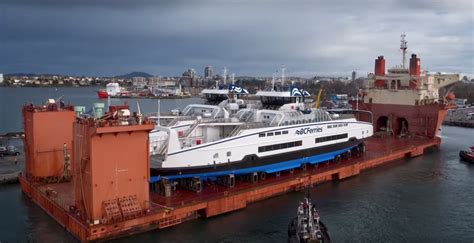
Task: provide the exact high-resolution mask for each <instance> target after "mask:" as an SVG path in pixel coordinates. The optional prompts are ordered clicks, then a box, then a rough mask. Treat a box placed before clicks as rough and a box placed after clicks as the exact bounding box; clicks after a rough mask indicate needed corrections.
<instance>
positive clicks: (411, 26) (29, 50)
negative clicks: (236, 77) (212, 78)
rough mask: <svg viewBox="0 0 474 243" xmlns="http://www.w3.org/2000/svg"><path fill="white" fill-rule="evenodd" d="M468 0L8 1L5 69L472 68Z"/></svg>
mask: <svg viewBox="0 0 474 243" xmlns="http://www.w3.org/2000/svg"><path fill="white" fill-rule="evenodd" d="M472 9H473V6H472V2H471V1H468V0H467V1H460V0H459V1H457V0H456V1H428V0H417V1H409V0H404V1H371V0H366V1H330V2H329V1H270V0H267V1H250V0H248V1H217V0H216V1H184V0H180V1H146V0H138V1H125V0H107V1H104V0H69V1H60V0H43V1H38V0H20V1H18V0H3V1H2V2H0V31H1V32H2V33H1V35H0V53H1V55H2V58H1V59H0V72H4V73H8V72H40V73H68V74H87V75H115V74H117V73H124V72H129V71H132V70H140V71H147V72H150V73H153V74H161V75H174V74H180V73H181V72H182V71H183V70H184V69H186V68H189V67H194V68H196V69H197V70H198V71H200V72H201V69H203V67H204V66H206V65H213V66H214V67H216V69H220V68H222V67H223V66H224V65H226V66H228V67H229V68H230V69H231V70H232V71H233V72H236V73H237V74H245V75H247V74H249V75H270V74H271V72H273V71H274V70H275V69H276V68H278V67H279V66H280V65H281V64H285V65H286V66H287V68H288V72H289V73H290V74H294V75H305V76H310V75H314V74H317V73H318V74H344V75H348V74H349V73H350V72H351V71H352V70H357V71H359V73H360V74H365V73H366V72H368V71H371V69H372V64H373V59H374V58H375V57H376V56H377V55H380V54H384V55H385V56H386V57H387V59H388V60H387V61H388V65H389V66H393V65H396V64H398V63H399V62H400V57H399V52H398V45H399V42H398V38H399V35H400V33H401V32H406V33H407V39H408V45H409V51H410V52H416V53H417V54H419V56H420V57H421V58H422V62H423V63H422V64H423V67H425V68H429V69H430V70H436V71H451V72H465V73H471V74H472V73H474V70H472V69H473V66H474V63H473V62H474V61H473V56H474V47H473V46H474V40H473V34H474V33H473V29H474V28H473V27H474V26H473V25H474V22H473V21H474V20H473V15H472Z"/></svg>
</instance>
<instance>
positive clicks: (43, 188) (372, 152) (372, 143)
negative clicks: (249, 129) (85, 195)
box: [19, 137, 441, 241]
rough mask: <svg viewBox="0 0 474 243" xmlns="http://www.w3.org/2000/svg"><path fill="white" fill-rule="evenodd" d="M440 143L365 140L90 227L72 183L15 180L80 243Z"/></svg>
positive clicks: (206, 213) (154, 198) (211, 210)
mask: <svg viewBox="0 0 474 243" xmlns="http://www.w3.org/2000/svg"><path fill="white" fill-rule="evenodd" d="M440 142H441V139H439V138H434V139H428V138H421V137H420V138H419V137H411V138H396V137H384V138H381V137H371V138H369V139H367V140H366V142H365V144H366V152H365V153H364V154H362V155H358V156H353V157H352V158H349V159H345V160H342V161H340V162H338V163H336V162H328V163H324V164H319V165H318V166H310V167H307V168H306V170H303V169H297V170H294V171H293V172H290V171H287V172H282V173H281V174H280V175H279V176H276V175H271V174H269V175H268V176H267V177H266V178H265V180H260V181H258V182H257V183H253V184H252V183H250V182H245V181H241V180H236V181H235V187H233V188H229V187H226V186H223V185H218V184H214V183H205V182H204V183H203V187H202V191H201V192H193V191H190V190H186V189H180V188H178V189H177V190H176V191H174V192H173V194H172V195H171V196H170V197H165V196H162V195H160V194H158V193H156V192H154V191H152V190H150V202H149V204H150V207H149V210H148V211H147V212H146V213H145V214H142V215H139V216H135V217H132V218H127V219H122V220H120V221H116V222H113V221H111V222H107V223H103V222H100V223H97V222H96V224H94V223H91V222H84V221H82V220H81V219H80V218H79V217H78V216H77V215H76V214H75V213H74V209H73V207H71V206H72V205H74V203H75V198H74V197H75V194H74V186H73V183H72V182H61V183H49V184H44V183H39V182H30V181H28V180H27V179H26V177H25V176H23V175H20V177H19V180H20V184H21V188H22V190H23V192H24V193H25V194H26V195H27V196H28V197H30V198H31V199H32V200H33V201H34V202H35V203H36V204H37V205H38V206H40V207H41V208H42V209H43V210H44V211H46V212H47V213H48V214H49V215H50V216H51V217H53V218H54V219H55V220H56V221H57V222H58V223H59V224H61V225H62V226H63V227H64V228H65V229H66V230H67V231H69V232H70V233H71V234H72V235H74V236H75V237H76V238H77V239H79V240H81V241H94V240H105V239H113V238H119V237H123V236H127V235H132V234H137V233H140V232H145V231H149V230H155V229H163V228H166V227H171V226H174V225H178V224H180V223H182V222H185V221H187V220H192V219H197V218H209V217H212V216H216V215H220V214H224V213H228V212H232V211H235V210H240V209H244V208H245V207H246V206H247V205H248V204H249V203H253V202H257V201H259V200H263V199H267V198H270V197H274V196H277V195H281V194H283V193H286V192H291V191H299V190H303V189H304V188H305V187H307V186H309V185H312V184H318V183H323V182H328V181H333V180H342V179H345V178H349V177H352V176H355V175H358V174H360V173H361V172H362V171H364V170H367V169H370V168H373V167H376V166H379V165H383V164H386V163H389V162H391V161H395V160H399V159H403V158H410V157H415V156H419V155H422V154H423V153H424V152H425V149H426V148H429V147H439V146H440Z"/></svg>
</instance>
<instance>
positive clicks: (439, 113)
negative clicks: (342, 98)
mask: <svg viewBox="0 0 474 243" xmlns="http://www.w3.org/2000/svg"><path fill="white" fill-rule="evenodd" d="M352 105H353V108H354V109H355V104H352ZM448 108H449V107H448V106H447V105H443V104H427V105H391V104H373V103H372V104H367V103H359V109H361V110H367V111H371V112H372V114H373V123H374V129H375V132H378V131H383V130H385V131H389V132H392V133H393V134H395V135H399V134H401V133H403V132H408V134H411V135H419V136H426V137H430V138H432V137H434V136H436V134H437V132H438V130H439V128H440V127H441V123H442V122H443V120H444V117H445V116H446V113H447V111H448Z"/></svg>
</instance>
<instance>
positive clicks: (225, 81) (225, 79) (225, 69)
mask: <svg viewBox="0 0 474 243" xmlns="http://www.w3.org/2000/svg"><path fill="white" fill-rule="evenodd" d="M226 84H227V67H225V66H224V85H226Z"/></svg>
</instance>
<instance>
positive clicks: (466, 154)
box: [459, 146, 474, 163]
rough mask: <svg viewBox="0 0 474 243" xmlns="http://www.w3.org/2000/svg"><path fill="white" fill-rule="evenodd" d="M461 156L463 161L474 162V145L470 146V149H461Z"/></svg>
mask: <svg viewBox="0 0 474 243" xmlns="http://www.w3.org/2000/svg"><path fill="white" fill-rule="evenodd" d="M459 157H461V160H463V161H466V162H469V163H474V146H472V147H469V150H461V151H459Z"/></svg>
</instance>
